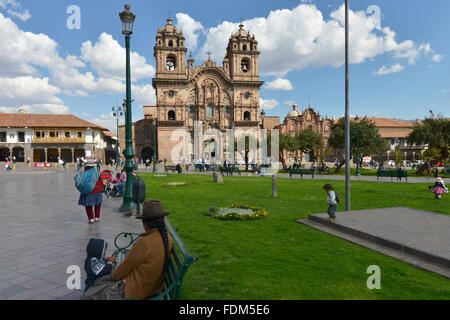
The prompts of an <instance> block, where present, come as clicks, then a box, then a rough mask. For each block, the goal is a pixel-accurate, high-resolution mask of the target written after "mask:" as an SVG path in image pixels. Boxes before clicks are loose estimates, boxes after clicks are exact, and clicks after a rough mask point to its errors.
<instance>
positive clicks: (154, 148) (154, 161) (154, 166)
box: [153, 119, 158, 173]
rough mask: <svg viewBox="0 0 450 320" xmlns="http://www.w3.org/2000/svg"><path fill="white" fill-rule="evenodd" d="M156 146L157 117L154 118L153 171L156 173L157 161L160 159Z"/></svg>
mask: <svg viewBox="0 0 450 320" xmlns="http://www.w3.org/2000/svg"><path fill="white" fill-rule="evenodd" d="M156 150H158V149H157V147H156V119H153V173H156V171H157V169H156V162H157V161H158V153H157V151H156Z"/></svg>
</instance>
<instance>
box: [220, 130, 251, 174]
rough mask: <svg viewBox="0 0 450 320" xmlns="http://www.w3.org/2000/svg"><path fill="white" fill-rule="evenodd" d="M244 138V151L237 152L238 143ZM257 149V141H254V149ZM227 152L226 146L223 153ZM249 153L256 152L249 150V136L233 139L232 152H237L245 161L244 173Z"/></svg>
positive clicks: (246, 168)
mask: <svg viewBox="0 0 450 320" xmlns="http://www.w3.org/2000/svg"><path fill="white" fill-rule="evenodd" d="M244 138H245V143H244V150H238V145H239V144H238V141H239V142H240V141H242V139H244ZM258 148H259V139H256V149H258ZM227 150H228V144H227V145H226V147H225V148H224V151H225V152H226V151H227ZM250 151H255V152H256V151H257V150H250V137H249V136H245V135H242V136H239V137H237V138H235V139H234V152H238V153H239V154H240V155H241V156H242V157H243V158H244V161H245V171H248V162H249V160H250V159H249V154H250ZM253 161H256V159H253Z"/></svg>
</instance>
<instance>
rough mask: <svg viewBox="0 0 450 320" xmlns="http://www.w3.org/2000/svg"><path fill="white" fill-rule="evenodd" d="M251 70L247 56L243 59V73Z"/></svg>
mask: <svg viewBox="0 0 450 320" xmlns="http://www.w3.org/2000/svg"><path fill="white" fill-rule="evenodd" d="M249 70H250V61H249V60H248V59H247V58H244V59H242V61H241V71H242V72H243V73H247V72H248V71H249Z"/></svg>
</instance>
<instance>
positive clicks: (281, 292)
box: [141, 174, 450, 300]
mask: <svg viewBox="0 0 450 320" xmlns="http://www.w3.org/2000/svg"><path fill="white" fill-rule="evenodd" d="M141 177H142V178H143V179H144V180H145V182H146V184H147V188H146V190H147V192H148V194H147V199H148V200H149V199H154V200H160V201H162V203H163V205H164V209H165V210H166V211H169V212H171V215H170V216H169V219H170V221H171V223H172V225H174V226H178V227H179V231H178V233H179V234H180V236H181V238H182V239H183V241H184V242H185V244H186V246H187V248H188V249H189V251H190V252H191V253H194V254H196V255H198V256H199V258H200V260H199V262H197V263H196V264H194V265H193V266H192V267H191V269H190V270H189V272H188V274H187V276H186V278H185V281H184V284H183V288H182V293H181V297H182V298H183V299H219V300H221V299H232V300H233V299H239V300H240V299H448V298H449V297H450V281H449V280H447V279H445V278H443V277H441V276H439V275H436V274H433V273H430V272H426V271H422V270H419V269H417V268H414V267H412V266H410V265H408V264H406V263H404V262H402V261H399V260H396V259H394V258H391V257H387V256H384V255H382V254H380V253H377V252H374V251H371V250H369V249H365V248H362V247H360V246H357V245H354V244H351V243H349V242H347V241H345V240H342V239H339V238H336V237H334V236H332V235H329V234H326V233H324V232H320V231H318V230H315V229H313V228H310V227H307V226H304V225H301V224H299V223H297V222H296V220H297V219H301V218H306V217H307V216H308V214H311V213H321V212H326V209H327V203H326V194H325V192H324V191H323V190H322V189H321V188H322V186H323V184H324V183H325V182H324V181H314V180H290V179H278V198H277V199H273V198H272V197H271V185H272V180H271V178H260V177H258V178H252V177H224V183H223V184H217V183H213V181H212V180H213V179H212V176H206V175H203V176H202V175H197V176H196V175H183V176H179V175H172V176H171V175H169V176H168V177H166V178H152V175H151V174H142V175H141ZM180 179H182V180H181V181H186V182H187V183H188V184H189V185H188V186H186V187H183V188H167V187H164V186H162V185H161V183H170V182H176V181H180ZM332 184H333V186H334V187H335V189H336V190H337V191H339V193H340V194H341V197H342V198H343V197H344V196H345V191H344V190H345V184H344V182H343V181H333V182H332ZM426 186H427V184H391V183H376V182H365V181H354V182H352V184H351V188H352V189H351V191H352V209H353V210H360V209H371V208H385V207H398V206H405V207H410V208H417V209H422V210H429V211H434V212H439V213H444V214H450V198H449V196H448V195H444V198H443V200H442V201H435V200H434V199H433V194H432V193H431V192H429V191H428V189H427V187H426ZM230 204H242V205H251V206H257V207H261V208H265V209H266V210H267V211H268V212H270V215H269V216H268V217H267V218H265V219H262V220H256V221H251V222H246V221H244V222H241V221H221V220H217V219H210V218H208V217H206V216H205V215H204V212H205V210H208V209H209V208H210V207H226V206H228V205H230ZM343 206H344V205H343V204H341V205H340V208H339V210H338V211H342V208H343ZM370 265H378V266H380V268H381V287H382V289H381V290H373V291H371V290H368V289H367V287H366V280H367V278H368V276H369V275H367V274H366V269H367V267H368V266H370Z"/></svg>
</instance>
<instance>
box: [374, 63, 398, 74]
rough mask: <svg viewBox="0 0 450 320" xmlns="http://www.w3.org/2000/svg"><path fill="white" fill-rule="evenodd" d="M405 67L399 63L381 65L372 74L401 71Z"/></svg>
mask: <svg viewBox="0 0 450 320" xmlns="http://www.w3.org/2000/svg"><path fill="white" fill-rule="evenodd" d="M404 69H405V67H404V66H402V65H401V64H399V63H396V64H394V65H392V66H390V67H386V66H382V67H381V68H380V69H379V70H377V71H375V72H374V73H373V75H385V74H391V73H397V72H400V71H403V70H404Z"/></svg>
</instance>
